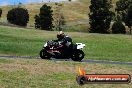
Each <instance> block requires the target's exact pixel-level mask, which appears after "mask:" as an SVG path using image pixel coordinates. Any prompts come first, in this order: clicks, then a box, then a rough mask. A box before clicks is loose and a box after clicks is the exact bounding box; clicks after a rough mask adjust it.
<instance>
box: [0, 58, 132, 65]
mask: <svg viewBox="0 0 132 88" xmlns="http://www.w3.org/2000/svg"><path fill="white" fill-rule="evenodd" d="M0 58H1V59H2V58H7V59H11V58H15V59H41V58H40V57H32V56H0ZM51 60H54V61H72V60H71V59H54V58H52V59H51ZM81 62H88V63H100V64H120V65H131V66H132V62H118V61H102V60H82V61H81Z"/></svg>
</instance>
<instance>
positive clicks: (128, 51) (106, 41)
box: [0, 26, 132, 62]
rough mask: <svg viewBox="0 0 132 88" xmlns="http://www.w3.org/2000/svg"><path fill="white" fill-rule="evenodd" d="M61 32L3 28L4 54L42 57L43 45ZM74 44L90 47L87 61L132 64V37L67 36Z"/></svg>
mask: <svg viewBox="0 0 132 88" xmlns="http://www.w3.org/2000/svg"><path fill="white" fill-rule="evenodd" d="M56 34H57V32H55V31H54V32H50V31H41V30H33V29H23V28H15V27H14V28H13V27H12V28H11V27H4V26H3V27H0V54H1V55H16V56H39V51H40V50H41V48H42V46H43V43H44V42H46V41H48V40H51V39H56ZM66 34H68V35H69V36H71V37H72V38H73V41H74V42H81V43H84V44H86V47H85V48H84V52H85V54H86V56H85V58H84V59H94V60H110V61H111V60H112V61H126V62H132V40H131V38H132V36H131V35H121V34H118V35H114V34H90V33H80V32H66Z"/></svg>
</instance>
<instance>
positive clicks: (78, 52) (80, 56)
mask: <svg viewBox="0 0 132 88" xmlns="http://www.w3.org/2000/svg"><path fill="white" fill-rule="evenodd" d="M83 58H84V52H83V51H82V50H75V51H73V53H72V60H73V61H81V60H82V59H83Z"/></svg>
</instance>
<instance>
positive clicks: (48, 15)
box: [34, 4, 53, 31]
mask: <svg viewBox="0 0 132 88" xmlns="http://www.w3.org/2000/svg"><path fill="white" fill-rule="evenodd" d="M52 16H53V10H51V7H50V6H47V5H46V4H44V5H43V6H42V7H41V8H40V13H39V14H38V15H36V16H35V17H34V18H35V28H36V29H41V30H49V31H51V30H52V28H53V23H52V21H53V17H52Z"/></svg>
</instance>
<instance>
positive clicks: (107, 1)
mask: <svg viewBox="0 0 132 88" xmlns="http://www.w3.org/2000/svg"><path fill="white" fill-rule="evenodd" d="M113 5H116V8H115V11H112V10H111V9H113V8H112V7H113ZM89 8H90V13H89V24H90V32H92V33H110V32H112V33H115V34H117V33H123V34H125V33H126V28H125V26H128V27H129V30H130V33H131V30H132V29H131V26H132V0H119V1H117V2H116V4H113V3H112V0H91V5H90V6H89ZM111 22H114V23H113V25H112V28H111V30H109V29H110V25H111ZM123 23H124V24H125V26H124V25H123Z"/></svg>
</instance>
